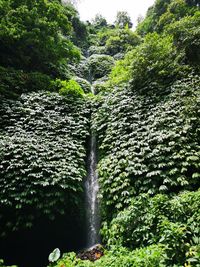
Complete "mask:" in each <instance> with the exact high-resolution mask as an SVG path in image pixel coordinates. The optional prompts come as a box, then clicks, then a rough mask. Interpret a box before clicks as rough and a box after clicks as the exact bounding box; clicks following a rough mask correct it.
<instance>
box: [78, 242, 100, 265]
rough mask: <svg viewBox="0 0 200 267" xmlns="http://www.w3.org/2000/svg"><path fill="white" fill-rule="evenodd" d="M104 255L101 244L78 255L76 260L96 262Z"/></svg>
mask: <svg viewBox="0 0 200 267" xmlns="http://www.w3.org/2000/svg"><path fill="white" fill-rule="evenodd" d="M103 255H104V248H103V246H102V245H101V244H97V245H94V246H93V247H91V248H89V249H87V250H84V251H81V252H80V253H78V255H77V258H79V259H81V260H90V261H96V260H98V259H100V258H101V257H102V256H103Z"/></svg>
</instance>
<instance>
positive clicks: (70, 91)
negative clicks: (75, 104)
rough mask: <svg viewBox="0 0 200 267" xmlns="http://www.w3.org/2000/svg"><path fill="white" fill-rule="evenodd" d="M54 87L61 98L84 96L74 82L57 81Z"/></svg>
mask: <svg viewBox="0 0 200 267" xmlns="http://www.w3.org/2000/svg"><path fill="white" fill-rule="evenodd" d="M55 86H56V87H57V88H58V89H59V94H60V95H63V96H74V97H82V96H83V94H84V91H83V89H82V87H81V86H80V85H79V84H78V83H77V82H76V81H75V80H69V81H61V80H60V79H57V80H56V81H55Z"/></svg>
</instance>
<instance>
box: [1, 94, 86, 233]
mask: <svg viewBox="0 0 200 267" xmlns="http://www.w3.org/2000/svg"><path fill="white" fill-rule="evenodd" d="M89 113H90V111H89V109H88V107H87V105H86V102H85V100H83V99H81V98H78V99H77V98H74V97H73V96H68V97H62V96H59V95H58V94H56V93H52V94H50V93H45V92H41V93H32V94H27V95H22V96H21V98H20V99H19V100H17V101H11V100H9V101H8V100H5V99H2V100H1V105H0V114H1V117H0V136H1V138H0V139H1V141H0V162H1V163H0V171H1V178H0V179H1V186H0V191H1V198H0V203H1V225H0V226H1V234H2V235H3V234H6V231H7V230H17V229H19V228H22V227H31V226H32V224H33V223H34V220H35V219H37V218H38V217H41V216H47V217H48V218H50V219H54V218H55V216H56V214H66V213H67V214H68V216H74V215H73V214H75V216H80V214H81V213H82V212H81V211H80V210H81V207H82V204H81V203H82V197H83V195H82V192H83V179H84V177H85V175H86V169H85V157H86V150H85V144H86V138H87V136H88V133H89V129H88V127H89V124H88V119H89Z"/></svg>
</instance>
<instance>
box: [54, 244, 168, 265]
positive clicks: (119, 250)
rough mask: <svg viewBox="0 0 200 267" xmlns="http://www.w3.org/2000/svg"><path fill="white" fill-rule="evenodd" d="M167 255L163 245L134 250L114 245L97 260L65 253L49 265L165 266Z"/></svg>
mask: <svg viewBox="0 0 200 267" xmlns="http://www.w3.org/2000/svg"><path fill="white" fill-rule="evenodd" d="M165 257H166V255H165V248H164V246H161V245H153V246H149V247H146V248H141V249H136V250H134V251H132V252H131V251H129V250H127V249H126V248H123V247H112V249H111V250H110V251H105V256H103V257H102V258H100V259H99V260H97V261H95V262H90V261H83V260H80V259H77V258H76V255H75V253H70V254H64V255H63V257H62V259H60V260H59V261H58V262H57V263H55V264H51V265H50V266H49V267H62V266H63V267H64V266H66V267H75V266H77V267H93V266H94V267H105V266H109V267H116V266H120V267H155V266H157V267H164V266H166V265H165V264H164V263H165Z"/></svg>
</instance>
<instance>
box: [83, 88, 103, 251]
mask: <svg viewBox="0 0 200 267" xmlns="http://www.w3.org/2000/svg"><path fill="white" fill-rule="evenodd" d="M91 92H92V93H93V94H95V92H94V87H93V86H91ZM89 149H90V150H89V158H88V175H87V180H86V184H85V188H86V209H87V210H86V214H87V247H88V248H90V247H92V246H94V245H95V244H98V243H100V235H99V230H100V214H99V203H98V198H97V194H98V191H99V183H98V173H97V138H96V135H95V133H93V131H91V136H90V144H89Z"/></svg>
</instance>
